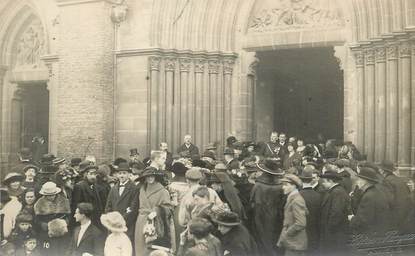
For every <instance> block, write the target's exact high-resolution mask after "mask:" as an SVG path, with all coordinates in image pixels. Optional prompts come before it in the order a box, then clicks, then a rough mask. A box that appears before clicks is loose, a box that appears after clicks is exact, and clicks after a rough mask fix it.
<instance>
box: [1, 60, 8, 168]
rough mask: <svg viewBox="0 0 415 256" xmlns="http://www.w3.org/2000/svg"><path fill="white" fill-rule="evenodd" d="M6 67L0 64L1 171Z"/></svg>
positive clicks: (3, 160)
mask: <svg viewBox="0 0 415 256" xmlns="http://www.w3.org/2000/svg"><path fill="white" fill-rule="evenodd" d="M6 71H7V68H6V67H5V66H2V65H0V171H1V172H3V171H4V170H3V169H2V167H3V164H2V163H3V162H5V160H6V159H3V154H4V149H3V136H4V134H3V124H4V121H3V105H4V102H3V90H4V89H3V81H4V75H5V74H6Z"/></svg>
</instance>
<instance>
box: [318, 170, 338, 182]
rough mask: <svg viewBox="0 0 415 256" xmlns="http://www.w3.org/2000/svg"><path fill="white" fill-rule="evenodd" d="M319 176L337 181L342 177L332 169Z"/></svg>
mask: <svg viewBox="0 0 415 256" xmlns="http://www.w3.org/2000/svg"><path fill="white" fill-rule="evenodd" d="M320 178H325V179H331V180H335V181H339V180H341V179H342V177H341V176H340V174H338V173H337V172H335V171H332V170H329V171H326V172H325V173H323V174H321V175H320Z"/></svg>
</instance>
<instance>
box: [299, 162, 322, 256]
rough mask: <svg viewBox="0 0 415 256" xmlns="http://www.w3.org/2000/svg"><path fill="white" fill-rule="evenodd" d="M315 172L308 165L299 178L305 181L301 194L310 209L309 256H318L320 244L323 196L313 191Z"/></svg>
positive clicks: (308, 227) (308, 221) (308, 225)
mask: <svg viewBox="0 0 415 256" xmlns="http://www.w3.org/2000/svg"><path fill="white" fill-rule="evenodd" d="M313 172H314V169H313V168H312V167H311V166H310V165H307V166H305V167H304V170H303V172H302V174H301V175H300V176H299V177H300V178H301V180H302V181H303V188H302V189H301V190H300V194H301V195H302V196H303V198H304V201H305V204H306V206H307V209H308V215H307V226H306V232H307V240H308V249H307V255H312V256H314V255H318V253H319V244H320V207H321V199H322V194H321V193H319V192H317V191H315V190H314V189H313V185H312V182H313Z"/></svg>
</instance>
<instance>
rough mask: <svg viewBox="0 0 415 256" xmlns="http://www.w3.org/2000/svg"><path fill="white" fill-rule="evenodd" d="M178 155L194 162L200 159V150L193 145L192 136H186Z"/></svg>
mask: <svg viewBox="0 0 415 256" xmlns="http://www.w3.org/2000/svg"><path fill="white" fill-rule="evenodd" d="M177 154H179V155H180V156H181V157H185V158H190V159H192V160H195V159H199V158H200V154H199V148H198V147H197V146H195V145H193V144H192V136H190V135H185V136H184V143H183V145H181V146H180V147H179V148H178V149H177Z"/></svg>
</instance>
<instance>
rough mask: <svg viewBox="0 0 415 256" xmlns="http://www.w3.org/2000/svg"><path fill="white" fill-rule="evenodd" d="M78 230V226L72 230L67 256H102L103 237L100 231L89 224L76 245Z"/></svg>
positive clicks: (79, 228)
mask: <svg viewBox="0 0 415 256" xmlns="http://www.w3.org/2000/svg"><path fill="white" fill-rule="evenodd" d="M80 230H81V227H80V226H77V227H76V228H75V229H74V232H73V234H72V236H71V238H72V239H71V242H70V250H68V252H69V253H68V256H69V255H70V256H82V254H83V253H89V254H92V255H94V256H101V255H104V241H105V236H104V234H103V233H102V231H101V230H99V229H98V228H97V227H96V226H94V224H92V223H91V224H89V226H88V228H87V229H86V230H85V233H84V234H83V236H82V238H81V241H79V245H78V236H79V231H80Z"/></svg>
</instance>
